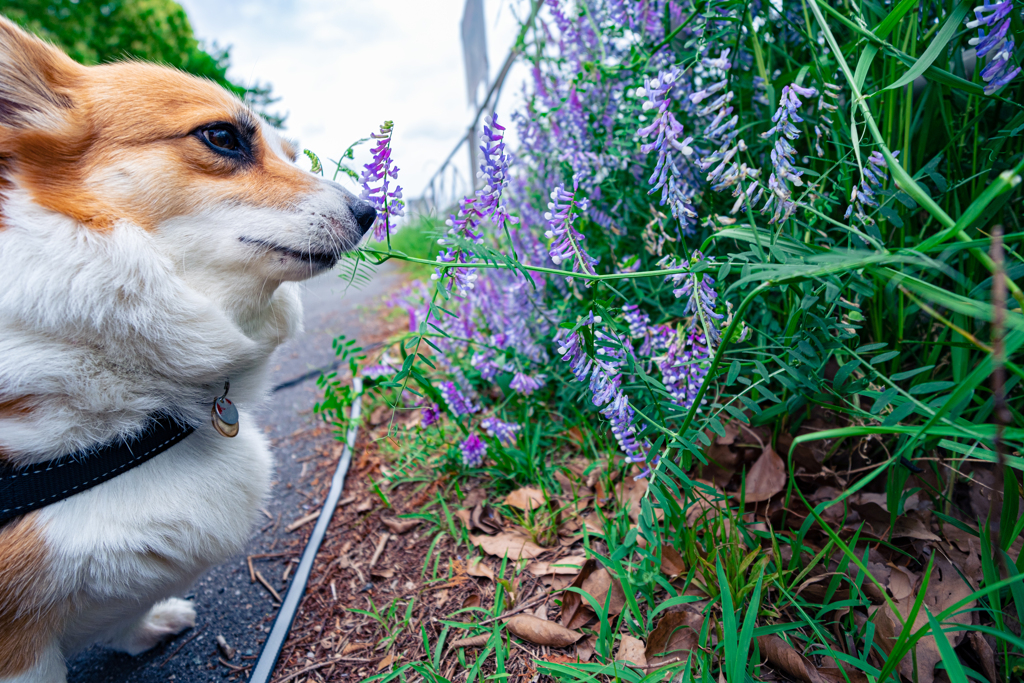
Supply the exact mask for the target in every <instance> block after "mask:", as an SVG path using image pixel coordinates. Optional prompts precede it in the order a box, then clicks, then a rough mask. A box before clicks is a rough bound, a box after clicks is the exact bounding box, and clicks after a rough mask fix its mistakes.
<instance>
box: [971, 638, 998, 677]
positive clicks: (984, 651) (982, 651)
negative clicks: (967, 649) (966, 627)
mask: <svg viewBox="0 0 1024 683" xmlns="http://www.w3.org/2000/svg"><path fill="white" fill-rule="evenodd" d="M970 639H971V645H972V646H973V647H974V652H975V653H976V654H977V655H978V659H979V660H981V670H982V671H983V672H984V674H985V677H986V678H988V680H989V681H991V683H997V681H998V680H999V672H998V671H997V670H996V655H995V652H994V651H993V650H992V646H991V645H989V644H988V641H987V640H985V636H984V634H982V633H981V632H979V631H971V635H970Z"/></svg>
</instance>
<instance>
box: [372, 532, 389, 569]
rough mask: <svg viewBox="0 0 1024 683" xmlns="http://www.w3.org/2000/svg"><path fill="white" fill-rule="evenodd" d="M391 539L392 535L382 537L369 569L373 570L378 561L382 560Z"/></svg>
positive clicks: (386, 534)
mask: <svg viewBox="0 0 1024 683" xmlns="http://www.w3.org/2000/svg"><path fill="white" fill-rule="evenodd" d="M390 539H391V534H388V533H385V534H383V535H382V536H381V537H380V542H379V543H377V549H376V550H374V551H373V557H371V558H370V565H369V566H368V567H367V569H373V565H375V564H377V560H379V559H380V556H381V554H382V553H383V552H384V546H386V545H387V544H388V541H389V540H390Z"/></svg>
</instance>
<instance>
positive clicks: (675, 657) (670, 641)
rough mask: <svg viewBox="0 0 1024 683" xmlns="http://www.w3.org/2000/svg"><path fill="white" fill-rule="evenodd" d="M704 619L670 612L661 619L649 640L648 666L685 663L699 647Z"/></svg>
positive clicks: (693, 615) (697, 615) (683, 613)
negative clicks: (693, 650) (698, 641)
mask: <svg viewBox="0 0 1024 683" xmlns="http://www.w3.org/2000/svg"><path fill="white" fill-rule="evenodd" d="M703 623H704V617H702V616H701V615H699V614H693V613H692V612H687V611H681V612H669V613H668V614H666V615H665V616H663V617H662V618H661V620H660V621H659V622H658V625H657V626H655V627H654V630H653V631H652V632H651V636H650V638H648V639H647V649H646V650H645V652H644V655H645V656H646V657H647V665H648V666H650V667H659V666H664V665H667V664H673V663H676V662H682V661H685V660H686V658H687V657H689V656H690V650H692V649H694V648H695V647H697V636H698V634H699V633H700V629H701V626H702V625H703Z"/></svg>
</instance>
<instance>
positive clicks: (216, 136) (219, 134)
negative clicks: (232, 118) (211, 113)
mask: <svg viewBox="0 0 1024 683" xmlns="http://www.w3.org/2000/svg"><path fill="white" fill-rule="evenodd" d="M203 137H205V138H206V140H207V141H208V142H209V143H210V144H211V145H213V146H214V147H216V148H217V149H223V150H226V151H229V152H233V151H235V150H237V149H238V148H239V144H238V136H236V135H235V132H234V131H233V130H231V129H230V128H226V127H224V126H216V127H212V128H207V129H206V130H204V131H203Z"/></svg>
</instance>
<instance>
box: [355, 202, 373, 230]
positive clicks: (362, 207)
mask: <svg viewBox="0 0 1024 683" xmlns="http://www.w3.org/2000/svg"><path fill="white" fill-rule="evenodd" d="M349 208H350V209H351V210H352V215H353V216H354V217H355V219H356V224H358V225H359V229H360V230H362V231H363V232H364V233H365V232H366V231H367V230H369V229H370V228H371V227H372V226H373V222H374V221H375V220H377V209H375V208H374V207H373V204H371V203H370V202H365V201H363V200H359V201H357V202H355V203H354V204H352V205H351V207H349Z"/></svg>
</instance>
